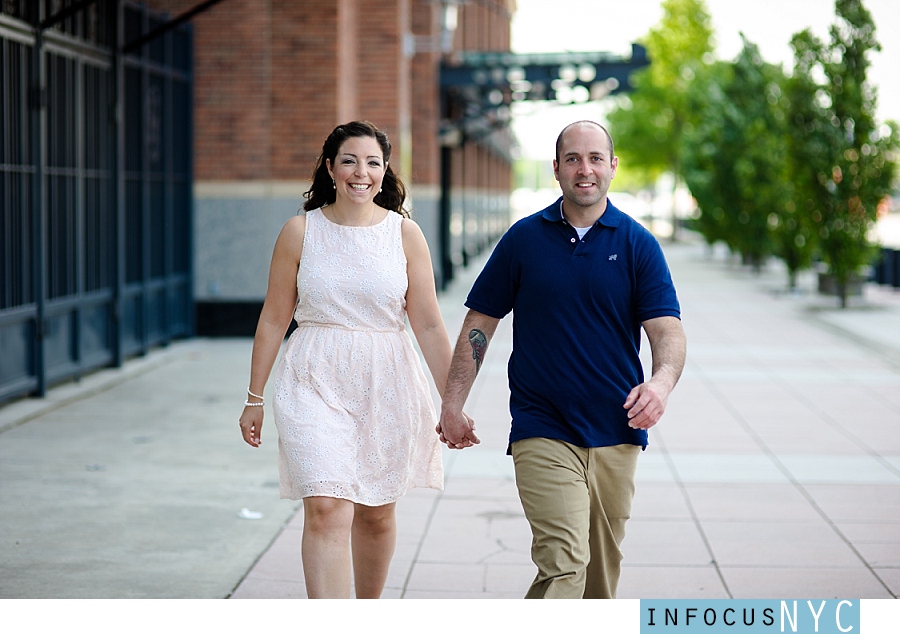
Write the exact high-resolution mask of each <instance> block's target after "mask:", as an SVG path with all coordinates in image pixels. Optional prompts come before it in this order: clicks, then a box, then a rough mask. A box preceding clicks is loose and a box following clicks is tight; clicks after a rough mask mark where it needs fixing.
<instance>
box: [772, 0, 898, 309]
mask: <svg viewBox="0 0 900 634" xmlns="http://www.w3.org/2000/svg"><path fill="white" fill-rule="evenodd" d="M835 12H836V16H837V20H836V22H835V24H834V25H833V26H832V27H831V29H830V41H829V42H828V43H827V44H826V43H823V42H822V41H820V40H819V39H818V38H816V37H815V36H813V35H812V34H811V33H810V32H809V31H808V30H807V31H803V32H801V33H798V34H797V35H795V36H794V38H793V39H792V41H791V44H792V46H793V48H794V58H795V67H794V85H793V87H792V91H791V93H790V95H789V99H790V115H791V117H790V118H791V120H792V122H793V124H794V125H795V126H797V127H798V129H799V130H798V133H799V131H800V130H802V133H803V134H804V135H807V136H808V138H806V139H801V140H799V141H798V140H796V139H795V140H794V142H793V143H792V146H791V152H792V154H793V156H792V161H791V163H792V166H793V169H794V177H795V181H796V183H797V185H798V194H799V200H798V202H799V203H800V204H799V205H798V206H802V207H803V208H805V209H806V210H808V211H809V213H810V215H811V217H812V220H813V222H814V223H815V225H816V226H817V227H818V234H819V236H818V237H819V243H820V248H821V255H822V259H823V261H824V262H825V263H826V264H827V265H828V271H829V273H830V274H831V275H833V276H834V279H835V282H836V284H837V288H838V293H839V295H840V303H841V306H842V307H846V305H847V292H848V285H849V282H850V281H851V278H852V277H853V276H854V275H856V274H858V273H859V271H860V268H861V267H862V266H864V265H865V264H867V263H868V262H869V261H870V260H871V258H872V255H873V249H872V246H871V245H870V244H869V241H868V232H869V229H870V228H871V226H872V223H873V222H874V220H875V216H876V209H877V207H878V204H879V203H880V202H881V201H882V199H883V198H884V197H885V196H887V195H888V194H889V193H890V191H891V185H892V181H893V177H894V174H895V170H896V162H895V161H896V152H897V150H898V147H900V137H898V132H897V127H896V125H893V124H891V125H886V126H878V125H877V123H876V121H875V107H876V100H877V94H876V90H875V88H874V87H873V86H872V85H871V84H869V83H868V81H867V71H868V68H869V63H870V62H869V55H870V53H871V52H873V51H878V50H880V46H879V44H878V41H877V40H876V39H875V24H874V22H873V21H872V17H871V15H870V14H869V12H868V11H867V10H866V8H865V7H864V6H863V4H862V2H861V1H860V0H837V2H836V3H835ZM817 78H821V79H817Z"/></svg>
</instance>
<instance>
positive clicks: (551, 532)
mask: <svg viewBox="0 0 900 634" xmlns="http://www.w3.org/2000/svg"><path fill="white" fill-rule="evenodd" d="M640 451H641V448H640V447H639V446H637V445H615V446H612V447H593V448H583V447H576V446H574V445H570V444H569V443H567V442H563V441H561V440H552V439H549V438H527V439H525V440H519V441H516V442H515V443H513V444H512V455H513V462H514V463H515V468H516V485H517V486H518V488H519V498H520V499H521V500H522V507H523V508H524V509H525V517H526V518H528V523H529V524H531V533H532V536H533V539H532V543H531V558H532V560H533V561H534V563H535V565H536V566H537V567H538V573H537V576H536V577H535V579H534V582H532V584H531V588H529V590H528V593H527V594H526V595H525V598H526V599H581V598H584V599H614V598H615V597H616V587H617V586H618V583H619V573H620V569H621V563H622V551H621V550H620V546H621V544H622V539H624V537H625V522H626V521H627V520H628V517H629V516H630V515H631V501H632V499H633V498H634V472H635V469H636V468H637V458H638V455H639V454H640Z"/></svg>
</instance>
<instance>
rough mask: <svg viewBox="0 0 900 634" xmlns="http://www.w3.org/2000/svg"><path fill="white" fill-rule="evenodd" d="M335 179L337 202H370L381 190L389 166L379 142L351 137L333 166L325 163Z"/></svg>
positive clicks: (328, 162)
mask: <svg viewBox="0 0 900 634" xmlns="http://www.w3.org/2000/svg"><path fill="white" fill-rule="evenodd" d="M326 167H327V168H328V173H329V174H331V178H333V179H334V188H335V190H336V195H337V198H338V200H344V201H346V202H349V203H353V204H362V203H369V202H371V201H372V200H373V199H374V198H375V195H376V194H378V192H379V190H380V189H381V182H382V181H383V180H384V171H385V170H386V169H387V166H386V165H385V162H384V155H383V154H382V152H381V146H380V145H378V141H377V140H375V139H373V138H372V137H367V136H362V137H351V138H349V139H347V140H346V141H344V143H343V144H342V145H341V147H340V148H338V153H337V156H335V157H334V163H333V164H332V163H331V161H326Z"/></svg>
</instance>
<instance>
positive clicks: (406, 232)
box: [400, 218, 431, 265]
mask: <svg viewBox="0 0 900 634" xmlns="http://www.w3.org/2000/svg"><path fill="white" fill-rule="evenodd" d="M400 233H401V236H402V238H403V251H404V252H405V253H406V259H407V260H408V261H409V262H414V263H416V264H417V265H418V264H421V263H423V262H429V263H430V262H431V253H430V251H429V250H428V242H427V241H426V240H425V234H424V233H422V229H421V228H420V227H419V225H417V224H416V223H415V221H414V220H410V219H409V218H404V219H403V223H402V225H401V231H400Z"/></svg>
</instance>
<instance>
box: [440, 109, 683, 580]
mask: <svg viewBox="0 0 900 634" xmlns="http://www.w3.org/2000/svg"><path fill="white" fill-rule="evenodd" d="M617 166H618V157H616V156H615V154H614V151H613V142H612V138H611V137H610V136H609V133H608V132H607V130H606V129H605V128H604V127H603V126H601V125H600V124H597V123H594V122H592V121H579V122H576V123H573V124H571V125H569V126H567V127H566V128H564V129H563V131H562V132H561V133H560V135H559V138H558V139H557V142H556V160H554V161H553V171H554V174H555V176H556V180H557V181H559V185H560V189H562V194H563V195H562V198H560V199H559V200H557V201H556V202H555V203H553V204H552V205H550V206H549V207H547V208H546V209H544V210H543V211H541V212H538V213H536V214H534V215H532V216H529V217H527V218H525V219H523V220H521V221H519V222H517V223H516V224H515V225H513V226H512V227H511V228H510V229H509V231H507V232H506V234H505V235H504V236H503V238H501V240H500V242H499V243H498V244H497V247H496V248H495V249H494V252H493V254H492V255H491V257H490V259H489V261H488V263H487V264H486V265H485V267H484V270H483V271H482V272H481V274H480V275H479V277H478V279H477V280H476V281H475V284H474V286H473V287H472V290H471V292H470V293H469V296H468V299H467V300H466V306H467V307H468V308H469V312H468V314H467V315H466V318H465V321H464V323H463V327H462V332H461V333H460V337H459V340H458V341H457V344H456V349H455V351H454V355H453V363H452V365H451V368H450V376H449V378H448V380H447V387H446V389H445V391H444V396H443V405H442V409H441V419H440V423H439V425H438V432H439V433H440V434H441V439H442V440H443V441H444V442H446V443H447V444H448V446H450V447H451V448H456V449H462V448H465V447H471V446H472V445H474V444H477V443H478V442H479V440H478V437H477V436H476V434H475V432H474V426H473V424H472V423H471V422H470V420H469V419H468V418H466V416H465V415H464V414H463V411H462V408H463V405H464V403H465V400H466V398H467V397H468V395H469V391H470V390H471V388H472V384H473V383H474V381H475V377H476V375H477V374H478V370H479V369H480V367H481V363H482V361H483V359H484V355H485V353H486V351H487V348H488V344H489V343H490V339H491V337H492V336H493V334H494V332H495V330H496V327H497V324H498V323H499V321H500V319H502V318H503V317H504V316H506V315H507V314H508V313H509V312H510V311H512V313H513V350H512V355H511V357H510V361H509V387H510V413H511V414H512V429H511V432H510V436H509V450H508V453H510V454H512V457H513V462H514V464H515V470H516V485H517V486H518V489H519V497H520V498H521V500H522V506H523V508H524V510H525V515H526V517H527V518H528V522H529V524H530V525H531V530H532V535H533V540H532V548H531V554H532V559H533V560H534V563H535V564H536V565H537V567H538V574H537V576H536V577H535V579H534V581H533V582H532V585H531V588H530V589H529V590H528V593H527V594H526V598H615V596H616V586H617V585H618V581H619V573H620V566H621V561H622V553H621V549H620V546H621V543H622V539H623V538H624V536H625V522H626V521H627V519H628V517H629V515H630V513H631V502H632V498H633V496H634V473H635V469H636V466H637V458H638V454H639V453H640V452H641V449H642V448H644V447H646V446H647V430H648V429H649V428H650V427H652V426H653V425H655V424H656V423H657V422H658V421H659V419H660V417H661V416H662V415H663V412H664V411H665V408H666V402H667V400H668V396H669V394H670V393H671V391H672V389H673V388H674V387H675V384H676V383H677V381H678V378H679V377H680V376H681V371H682V368H683V367H684V358H685V349H686V343H685V336H684V331H683V329H682V327H681V319H680V315H681V313H680V308H679V304H678V298H677V296H676V294H675V287H674V285H673V283H672V278H671V275H670V274H669V269H668V266H667V265H666V261H665V258H664V257H663V254H662V250H661V249H660V246H659V243H658V242H657V241H656V239H655V238H654V237H653V236H652V235H651V234H650V233H649V232H648V231H647V230H645V229H644V228H643V227H642V226H641V225H639V224H638V223H637V222H635V221H634V220H632V219H631V218H630V217H629V216H626V215H625V214H623V213H622V212H621V211H619V210H618V209H616V207H615V206H614V205H613V204H612V203H611V202H609V200H608V199H607V192H608V191H609V184H610V182H611V181H612V179H613V178H614V177H615V175H616V168H617ZM642 327H643V329H644V331H645V332H646V333H647V338H648V340H649V341H650V348H651V352H652V357H653V370H652V376H651V377H650V378H649V379H648V380H645V379H644V375H643V371H642V368H641V362H640V359H639V356H638V353H639V348H640V342H641V328H642Z"/></svg>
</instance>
